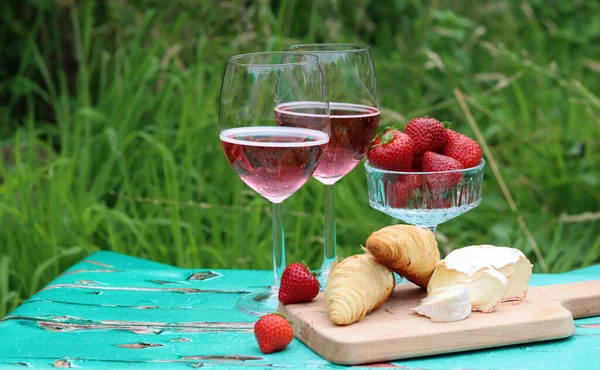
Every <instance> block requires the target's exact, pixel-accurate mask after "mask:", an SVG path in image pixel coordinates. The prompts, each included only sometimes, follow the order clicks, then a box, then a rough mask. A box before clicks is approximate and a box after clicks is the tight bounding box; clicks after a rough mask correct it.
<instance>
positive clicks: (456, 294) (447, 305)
mask: <svg viewBox="0 0 600 370" xmlns="http://www.w3.org/2000/svg"><path fill="white" fill-rule="evenodd" d="M413 310H415V312H416V313H418V314H419V315H423V316H427V317H429V318H430V319H431V320H432V321H436V322H449V321H459V320H464V319H466V318H467V317H469V315H470V314H471V298H470V295H469V287H468V286H467V285H466V284H457V285H453V286H449V287H444V288H438V289H435V290H433V291H432V292H430V293H429V295H428V296H427V297H426V298H424V299H423V300H422V301H421V304H420V305H419V306H417V307H415V308H413Z"/></svg>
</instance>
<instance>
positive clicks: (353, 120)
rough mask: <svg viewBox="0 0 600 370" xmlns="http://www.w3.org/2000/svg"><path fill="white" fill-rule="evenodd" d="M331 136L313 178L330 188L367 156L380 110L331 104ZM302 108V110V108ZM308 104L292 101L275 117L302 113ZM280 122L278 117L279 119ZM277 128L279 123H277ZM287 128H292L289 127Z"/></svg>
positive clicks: (353, 105)
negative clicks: (285, 113) (288, 112)
mask: <svg viewBox="0 0 600 370" xmlns="http://www.w3.org/2000/svg"><path fill="white" fill-rule="evenodd" d="M329 106H330V119H331V135H330V138H329V144H328V145H327V150H326V151H325V156H324V157H323V159H322V160H321V163H320V164H319V166H318V167H317V169H316V171H315V173H314V175H313V176H314V177H315V178H316V179H317V180H319V181H320V182H322V183H324V184H327V185H331V184H334V183H335V182H337V181H338V180H339V179H341V178H342V177H344V176H345V175H346V174H347V173H348V172H350V171H352V170H353V169H354V167H356V165H357V164H358V162H360V160H361V159H362V158H363V157H364V156H365V154H367V150H368V149H369V145H370V144H371V141H373V139H374V138H375V135H376V133H377V126H378V125H379V110H378V109H377V108H373V107H369V106H366V105H360V104H349V103H330V104H329ZM303 107H304V108H305V109H304V111H302V108H303ZM310 107H311V103H310V102H294V103H287V104H282V105H280V106H278V107H277V108H276V109H275V111H276V113H278V115H281V114H282V112H287V111H291V112H290V115H291V114H293V113H292V112H299V113H298V116H299V118H298V119H301V118H300V117H301V114H305V113H306V112H305V111H306V110H308V108H310ZM278 121H279V118H278ZM278 123H279V124H280V125H281V123H280V122H278ZM288 125H293V122H292V124H289V123H288Z"/></svg>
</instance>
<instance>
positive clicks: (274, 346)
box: [254, 313, 294, 353]
mask: <svg viewBox="0 0 600 370" xmlns="http://www.w3.org/2000/svg"><path fill="white" fill-rule="evenodd" d="M254 336H255V337H256V341H257V342H258V346H259V347H260V350H261V351H262V353H272V352H276V351H281V350H282V349H284V348H285V347H287V346H288V344H290V343H291V341H292V339H294V332H293V331H292V327H291V326H290V323H289V322H288V321H287V320H286V319H285V316H283V315H281V314H278V313H272V314H268V315H265V316H263V317H261V318H260V319H259V320H258V321H257V322H256V324H254Z"/></svg>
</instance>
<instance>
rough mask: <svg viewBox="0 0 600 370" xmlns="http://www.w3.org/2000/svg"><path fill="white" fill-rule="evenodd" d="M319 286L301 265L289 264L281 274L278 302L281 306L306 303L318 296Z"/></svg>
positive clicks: (308, 271) (315, 279) (306, 268)
mask: <svg viewBox="0 0 600 370" xmlns="http://www.w3.org/2000/svg"><path fill="white" fill-rule="evenodd" d="M320 289H321V285H320V284H319V281H318V280H317V278H315V277H314V276H313V275H312V274H311V273H310V270H309V269H308V267H306V265H304V264H302V263H298V262H296V263H292V264H289V265H288V266H287V267H286V268H285V270H283V274H281V284H280V286H279V302H281V303H283V304H290V303H300V302H308V301H310V300H311V299H313V298H315V297H316V296H317V295H318V294H319V290H320Z"/></svg>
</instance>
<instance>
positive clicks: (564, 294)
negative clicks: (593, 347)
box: [545, 280, 600, 319]
mask: <svg viewBox="0 0 600 370" xmlns="http://www.w3.org/2000/svg"><path fill="white" fill-rule="evenodd" d="M545 288H547V289H546V294H548V295H549V296H550V297H552V298H553V299H554V300H556V301H557V302H559V303H560V304H561V305H562V306H563V307H564V308H566V309H567V310H569V311H571V314H572V315H573V318H575V319H579V318H582V317H590V316H598V315H600V280H590V281H584V282H580V283H569V284H559V285H552V286H548V287H545Z"/></svg>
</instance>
